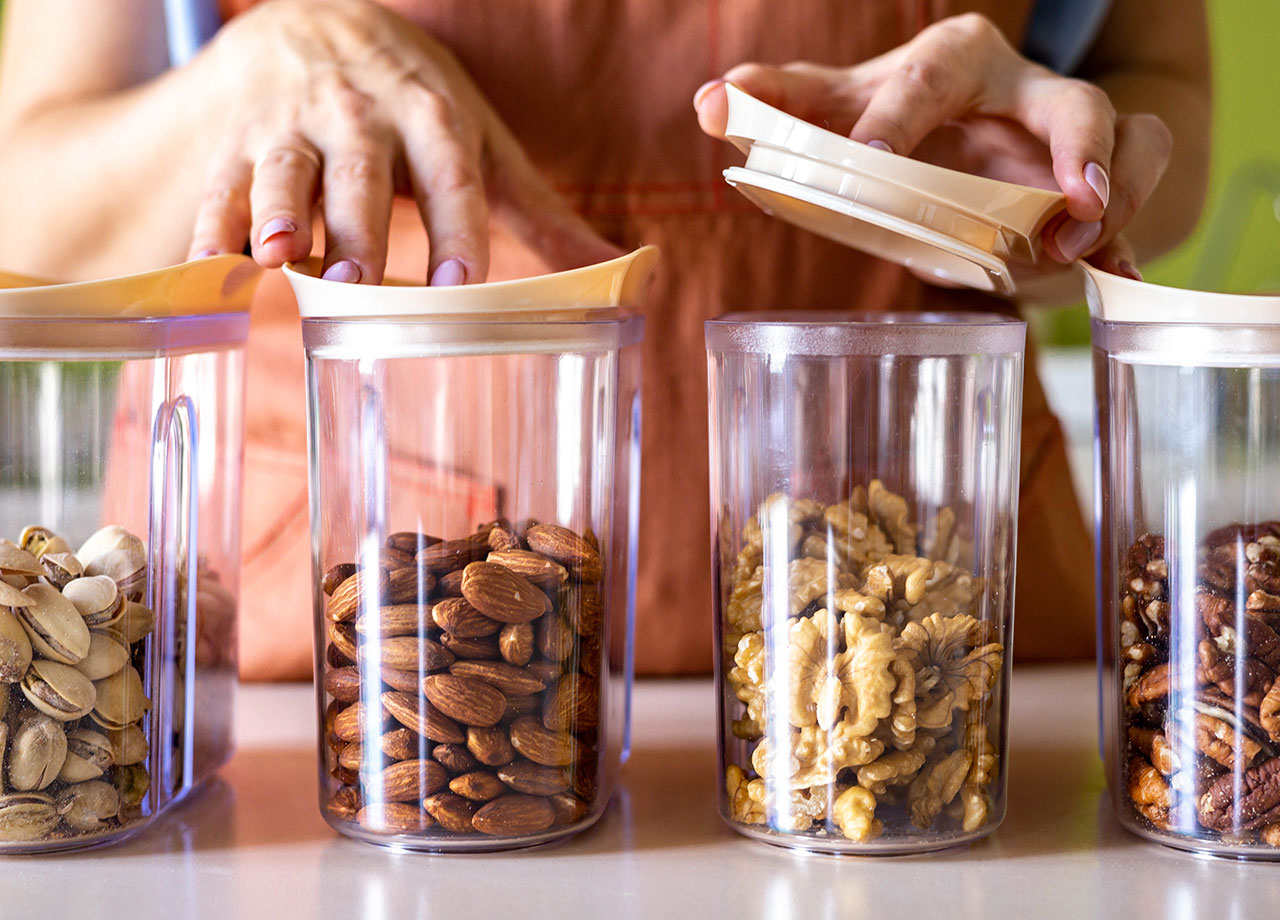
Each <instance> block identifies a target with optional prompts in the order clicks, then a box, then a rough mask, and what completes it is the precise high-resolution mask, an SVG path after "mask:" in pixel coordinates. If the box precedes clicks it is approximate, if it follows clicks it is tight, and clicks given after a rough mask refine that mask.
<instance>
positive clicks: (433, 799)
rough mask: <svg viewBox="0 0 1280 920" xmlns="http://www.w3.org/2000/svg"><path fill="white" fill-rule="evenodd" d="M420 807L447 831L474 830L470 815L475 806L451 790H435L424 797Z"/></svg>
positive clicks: (465, 831)
mask: <svg viewBox="0 0 1280 920" xmlns="http://www.w3.org/2000/svg"><path fill="white" fill-rule="evenodd" d="M422 807H423V808H424V809H426V812H427V814H429V815H431V817H433V818H435V820H436V822H437V823H438V824H439V825H440V826H441V827H443V828H444V829H445V830H447V831H453V832H454V833H455V834H466V833H470V832H471V831H472V830H474V828H473V827H472V826H471V816H472V814H474V813H475V810H476V807H475V806H474V805H472V804H471V803H470V802H468V801H467V800H466V799H464V798H463V797H462V796H460V795H455V794H454V793H452V792H437V793H436V794H435V795H429V796H427V797H426V798H424V799H423V800H422Z"/></svg>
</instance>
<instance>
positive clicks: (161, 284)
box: [0, 255, 262, 320]
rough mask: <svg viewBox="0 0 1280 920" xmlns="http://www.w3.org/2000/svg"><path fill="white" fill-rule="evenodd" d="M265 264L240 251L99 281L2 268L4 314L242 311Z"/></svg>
mask: <svg viewBox="0 0 1280 920" xmlns="http://www.w3.org/2000/svg"><path fill="white" fill-rule="evenodd" d="M261 273H262V272H261V269H260V268H259V267H258V266H257V264H256V263H254V261H253V260H252V259H250V258H249V257H247V256H242V255H223V256H211V257H209V258H207V259H197V260H195V261H194V262H183V263H182V264H180V265H171V266H169V267H167V268H160V269H156V270H155V271H149V272H142V273H141V274H137V275H124V276H121V277H117V278H104V279H102V280H100V281H73V282H69V283H59V282H55V281H46V280H45V279H43V278H32V277H29V276H26V275H17V274H12V273H9V272H0V320H3V319H5V318H10V317H22V318H31V319H45V320H53V319H165V318H169V317H179V316H208V315H216V314H224V313H243V312H245V311H247V310H248V309H249V303H250V301H251V300H252V299H253V292H254V289H255V288H256V287H257V283H258V279H259V278H260V277H261Z"/></svg>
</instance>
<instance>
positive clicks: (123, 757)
mask: <svg viewBox="0 0 1280 920" xmlns="http://www.w3.org/2000/svg"><path fill="white" fill-rule="evenodd" d="M107 737H108V738H109V739H110V740H111V752H112V754H113V755H114V760H115V762H116V763H117V764H122V765H125V766H127V765H130V764H135V763H142V762H143V761H144V760H146V759H147V753H148V749H147V736H146V734H145V733H143V731H142V729H141V728H140V727H138V726H137V725H129V726H126V727H125V728H122V729H119V730H116V731H109V732H107Z"/></svg>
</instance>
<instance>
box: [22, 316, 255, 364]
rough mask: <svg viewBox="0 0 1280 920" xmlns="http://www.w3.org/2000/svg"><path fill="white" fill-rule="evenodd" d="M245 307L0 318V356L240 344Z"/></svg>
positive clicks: (116, 356)
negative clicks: (172, 312) (238, 309)
mask: <svg viewBox="0 0 1280 920" xmlns="http://www.w3.org/2000/svg"><path fill="white" fill-rule="evenodd" d="M248 337H249V314H248V313H242V312H237V313H209V314H191V315H189V316H167V317H123V316H122V317H116V318H114V319H107V318H104V317H87V318H85V317H45V318H28V319H23V320H22V321H21V322H19V321H17V320H16V319H15V318H4V319H0V360H4V361H13V360H17V361H23V360H39V361H127V360H134V359H144V358H156V357H163V356H167V355H177V354H190V353H195V352H201V351H217V350H220V349H224V348H236V347H241V346H243V345H244V343H245V341H246V340H247V339H248Z"/></svg>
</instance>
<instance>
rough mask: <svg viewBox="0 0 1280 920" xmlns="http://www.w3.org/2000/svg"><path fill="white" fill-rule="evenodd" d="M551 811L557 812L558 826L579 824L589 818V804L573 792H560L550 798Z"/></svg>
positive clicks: (548, 799)
mask: <svg viewBox="0 0 1280 920" xmlns="http://www.w3.org/2000/svg"><path fill="white" fill-rule="evenodd" d="M547 801H548V802H550V803H551V810H552V811H553V812H555V816H556V822H555V823H556V824H557V825H565V824H577V823H578V822H579V821H581V820H582V819H583V818H585V817H586V816H587V811H588V808H587V803H586V802H584V801H582V799H580V798H578V797H577V796H576V795H574V794H573V793H571V792H559V793H556V794H555V795H552V796H548V797H547Z"/></svg>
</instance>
